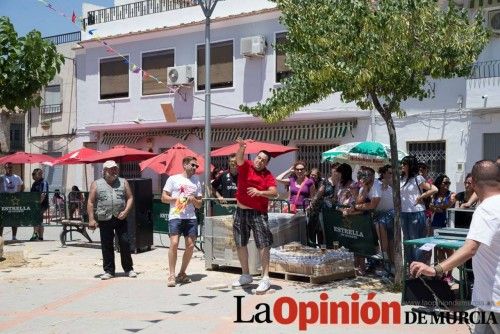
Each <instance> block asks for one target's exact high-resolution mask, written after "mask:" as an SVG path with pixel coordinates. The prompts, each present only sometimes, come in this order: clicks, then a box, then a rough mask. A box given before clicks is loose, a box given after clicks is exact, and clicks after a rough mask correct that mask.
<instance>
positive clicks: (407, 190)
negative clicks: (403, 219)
mask: <svg viewBox="0 0 500 334" xmlns="http://www.w3.org/2000/svg"><path fill="white" fill-rule="evenodd" d="M415 180H416V181H415ZM424 182H426V181H425V179H424V177H423V176H422V175H417V176H416V177H412V178H411V179H409V180H408V182H406V178H401V212H420V211H425V205H424V204H422V203H418V204H415V203H417V197H418V196H420V195H421V194H422V193H423V191H421V189H420V188H419V187H420V185H421V184H422V183H424ZM405 183H406V185H405Z"/></svg>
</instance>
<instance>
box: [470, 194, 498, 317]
mask: <svg viewBox="0 0 500 334" xmlns="http://www.w3.org/2000/svg"><path fill="white" fill-rule="evenodd" d="M467 239H470V240H474V241H477V242H480V243H481V245H480V246H479V248H478V250H477V252H476V255H474V256H473V257H472V270H473V271H474V289H473V291H472V305H474V306H477V307H479V308H480V309H482V310H485V311H491V312H500V305H498V304H496V305H495V303H498V302H500V195H495V196H491V197H488V198H487V199H485V200H484V201H483V202H482V203H481V204H480V205H479V206H478V207H477V208H476V210H475V211H474V214H473V216H472V222H471V224H470V229H469V234H467ZM488 303H489V304H488Z"/></svg>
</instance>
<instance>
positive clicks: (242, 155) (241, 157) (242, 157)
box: [236, 137, 247, 166]
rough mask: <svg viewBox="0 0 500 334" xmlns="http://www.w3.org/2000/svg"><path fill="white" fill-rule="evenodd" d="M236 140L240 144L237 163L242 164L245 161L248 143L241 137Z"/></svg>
mask: <svg viewBox="0 0 500 334" xmlns="http://www.w3.org/2000/svg"><path fill="white" fill-rule="evenodd" d="M236 142H237V143H238V144H239V145H240V147H239V149H238V151H237V152H236V164H237V165H238V166H241V165H243V163H244V162H245V149H246V148H247V145H246V144H245V141H244V140H243V139H242V138H241V137H238V138H237V139H236Z"/></svg>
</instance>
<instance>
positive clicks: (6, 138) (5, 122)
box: [0, 111, 10, 155]
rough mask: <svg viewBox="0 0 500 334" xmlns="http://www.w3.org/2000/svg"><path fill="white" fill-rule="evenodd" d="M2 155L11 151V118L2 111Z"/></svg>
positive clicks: (0, 141)
mask: <svg viewBox="0 0 500 334" xmlns="http://www.w3.org/2000/svg"><path fill="white" fill-rule="evenodd" d="M0 124H2V126H1V127H0V155H1V154H6V153H9V151H10V117H9V115H8V114H7V113H4V112H1V111H0Z"/></svg>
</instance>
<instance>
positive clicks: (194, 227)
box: [168, 218, 198, 238]
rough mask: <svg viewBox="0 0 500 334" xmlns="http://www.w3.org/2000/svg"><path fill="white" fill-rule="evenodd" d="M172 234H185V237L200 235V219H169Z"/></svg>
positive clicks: (169, 228)
mask: <svg viewBox="0 0 500 334" xmlns="http://www.w3.org/2000/svg"><path fill="white" fill-rule="evenodd" d="M168 231H169V234H170V235H183V236H185V237H187V236H189V237H195V238H196V237H197V236H198V221H197V220H196V219H178V218H177V219H171V220H169V221H168Z"/></svg>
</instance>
